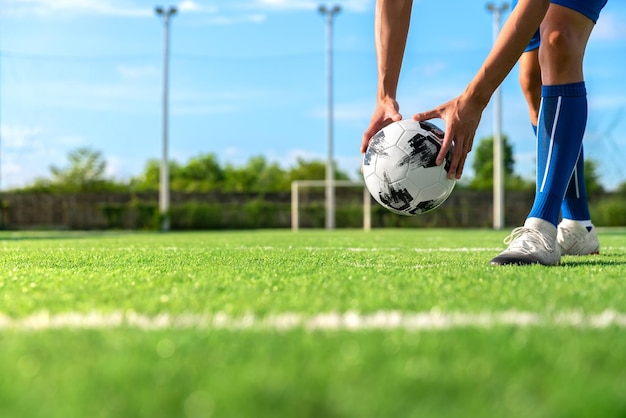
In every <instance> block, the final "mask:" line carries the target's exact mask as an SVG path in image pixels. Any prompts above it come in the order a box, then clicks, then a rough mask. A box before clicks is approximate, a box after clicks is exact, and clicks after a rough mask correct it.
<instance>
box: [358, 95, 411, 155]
mask: <svg viewBox="0 0 626 418" xmlns="http://www.w3.org/2000/svg"><path fill="white" fill-rule="evenodd" d="M399 109H400V106H399V105H398V102H397V101H396V100H394V99H385V100H381V101H379V102H378V104H377V105H376V109H375V110H374V115H373V116H372V119H371V121H370V124H369V126H368V127H367V130H366V131H365V133H364V134H363V141H362V142H361V153H362V154H363V153H365V151H366V150H367V145H368V144H369V143H370V140H371V139H372V137H373V136H374V135H376V133H377V132H378V131H380V130H381V129H383V128H384V127H385V126H387V125H389V124H390V123H393V122H397V121H399V120H402V115H401V114H400V113H399V112H398V110H399Z"/></svg>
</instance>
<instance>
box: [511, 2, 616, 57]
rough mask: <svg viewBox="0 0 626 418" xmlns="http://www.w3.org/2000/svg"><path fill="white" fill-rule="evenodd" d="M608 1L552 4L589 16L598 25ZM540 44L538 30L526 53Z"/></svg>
mask: <svg viewBox="0 0 626 418" xmlns="http://www.w3.org/2000/svg"><path fill="white" fill-rule="evenodd" d="M517 1H518V0H513V1H512V4H513V6H512V7H515V6H516V5H517ZM607 1H608V0H550V3H554V4H558V5H559V6H563V7H567V8H568V9H572V10H574V11H577V12H578V13H580V14H583V15H585V16H587V17H588V18H589V19H591V21H593V23H596V22H597V21H598V17H600V10H602V8H603V7H604V6H605V5H606V2H607ZM540 42H541V40H540V38H539V30H537V32H535V34H534V35H533V37H532V39H531V40H530V42H529V43H528V46H527V47H526V49H525V51H524V52H528V51H532V50H533V49H537V48H539V43H540Z"/></svg>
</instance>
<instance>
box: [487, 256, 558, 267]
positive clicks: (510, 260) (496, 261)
mask: <svg viewBox="0 0 626 418" xmlns="http://www.w3.org/2000/svg"><path fill="white" fill-rule="evenodd" d="M489 264H491V265H492V266H527V265H531V264H539V265H542V266H555V265H558V264H559V263H558V262H557V263H556V264H544V263H542V262H540V261H538V260H537V259H536V258H534V257H532V256H530V255H529V256H522V255H516V256H513V255H511V256H509V255H499V256H497V257H494V258H493V259H492V260H491V261H490V262H489Z"/></svg>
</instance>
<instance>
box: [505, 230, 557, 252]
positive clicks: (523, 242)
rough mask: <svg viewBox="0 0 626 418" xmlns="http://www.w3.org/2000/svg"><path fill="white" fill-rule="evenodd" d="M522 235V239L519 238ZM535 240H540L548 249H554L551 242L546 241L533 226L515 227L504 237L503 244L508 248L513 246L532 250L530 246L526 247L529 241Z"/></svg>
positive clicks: (527, 250) (533, 241)
mask: <svg viewBox="0 0 626 418" xmlns="http://www.w3.org/2000/svg"><path fill="white" fill-rule="evenodd" d="M522 237H523V238H524V239H520V238H522ZM537 241H540V242H541V243H542V244H543V246H544V247H545V248H546V249H547V250H548V251H553V250H554V246H553V243H551V242H550V241H548V240H547V239H546V237H545V236H544V235H543V234H542V233H540V232H539V231H537V230H536V229H534V228H526V227H524V226H520V227H517V228H515V229H514V230H513V231H511V233H510V234H509V235H508V236H507V237H506V238H504V244H505V245H507V246H509V248H512V247H515V248H518V249H521V250H524V251H525V252H530V251H532V248H528V247H529V246H528V243H529V242H530V243H535V242H537Z"/></svg>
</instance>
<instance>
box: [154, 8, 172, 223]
mask: <svg viewBox="0 0 626 418" xmlns="http://www.w3.org/2000/svg"><path fill="white" fill-rule="evenodd" d="M154 11H155V12H156V14H157V15H158V16H160V17H161V18H162V19H163V28H164V47H163V142H162V157H161V169H160V177H159V213H160V214H161V231H169V229H170V214H169V212H170V173H169V159H168V156H167V148H168V145H167V136H168V115H169V112H168V102H169V97H168V93H169V58H170V56H169V55H170V54H169V46H170V17H171V16H174V15H175V14H176V12H177V10H176V7H174V6H170V7H169V8H168V9H167V10H166V9H164V8H163V7H161V6H157V7H155V9H154Z"/></svg>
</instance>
